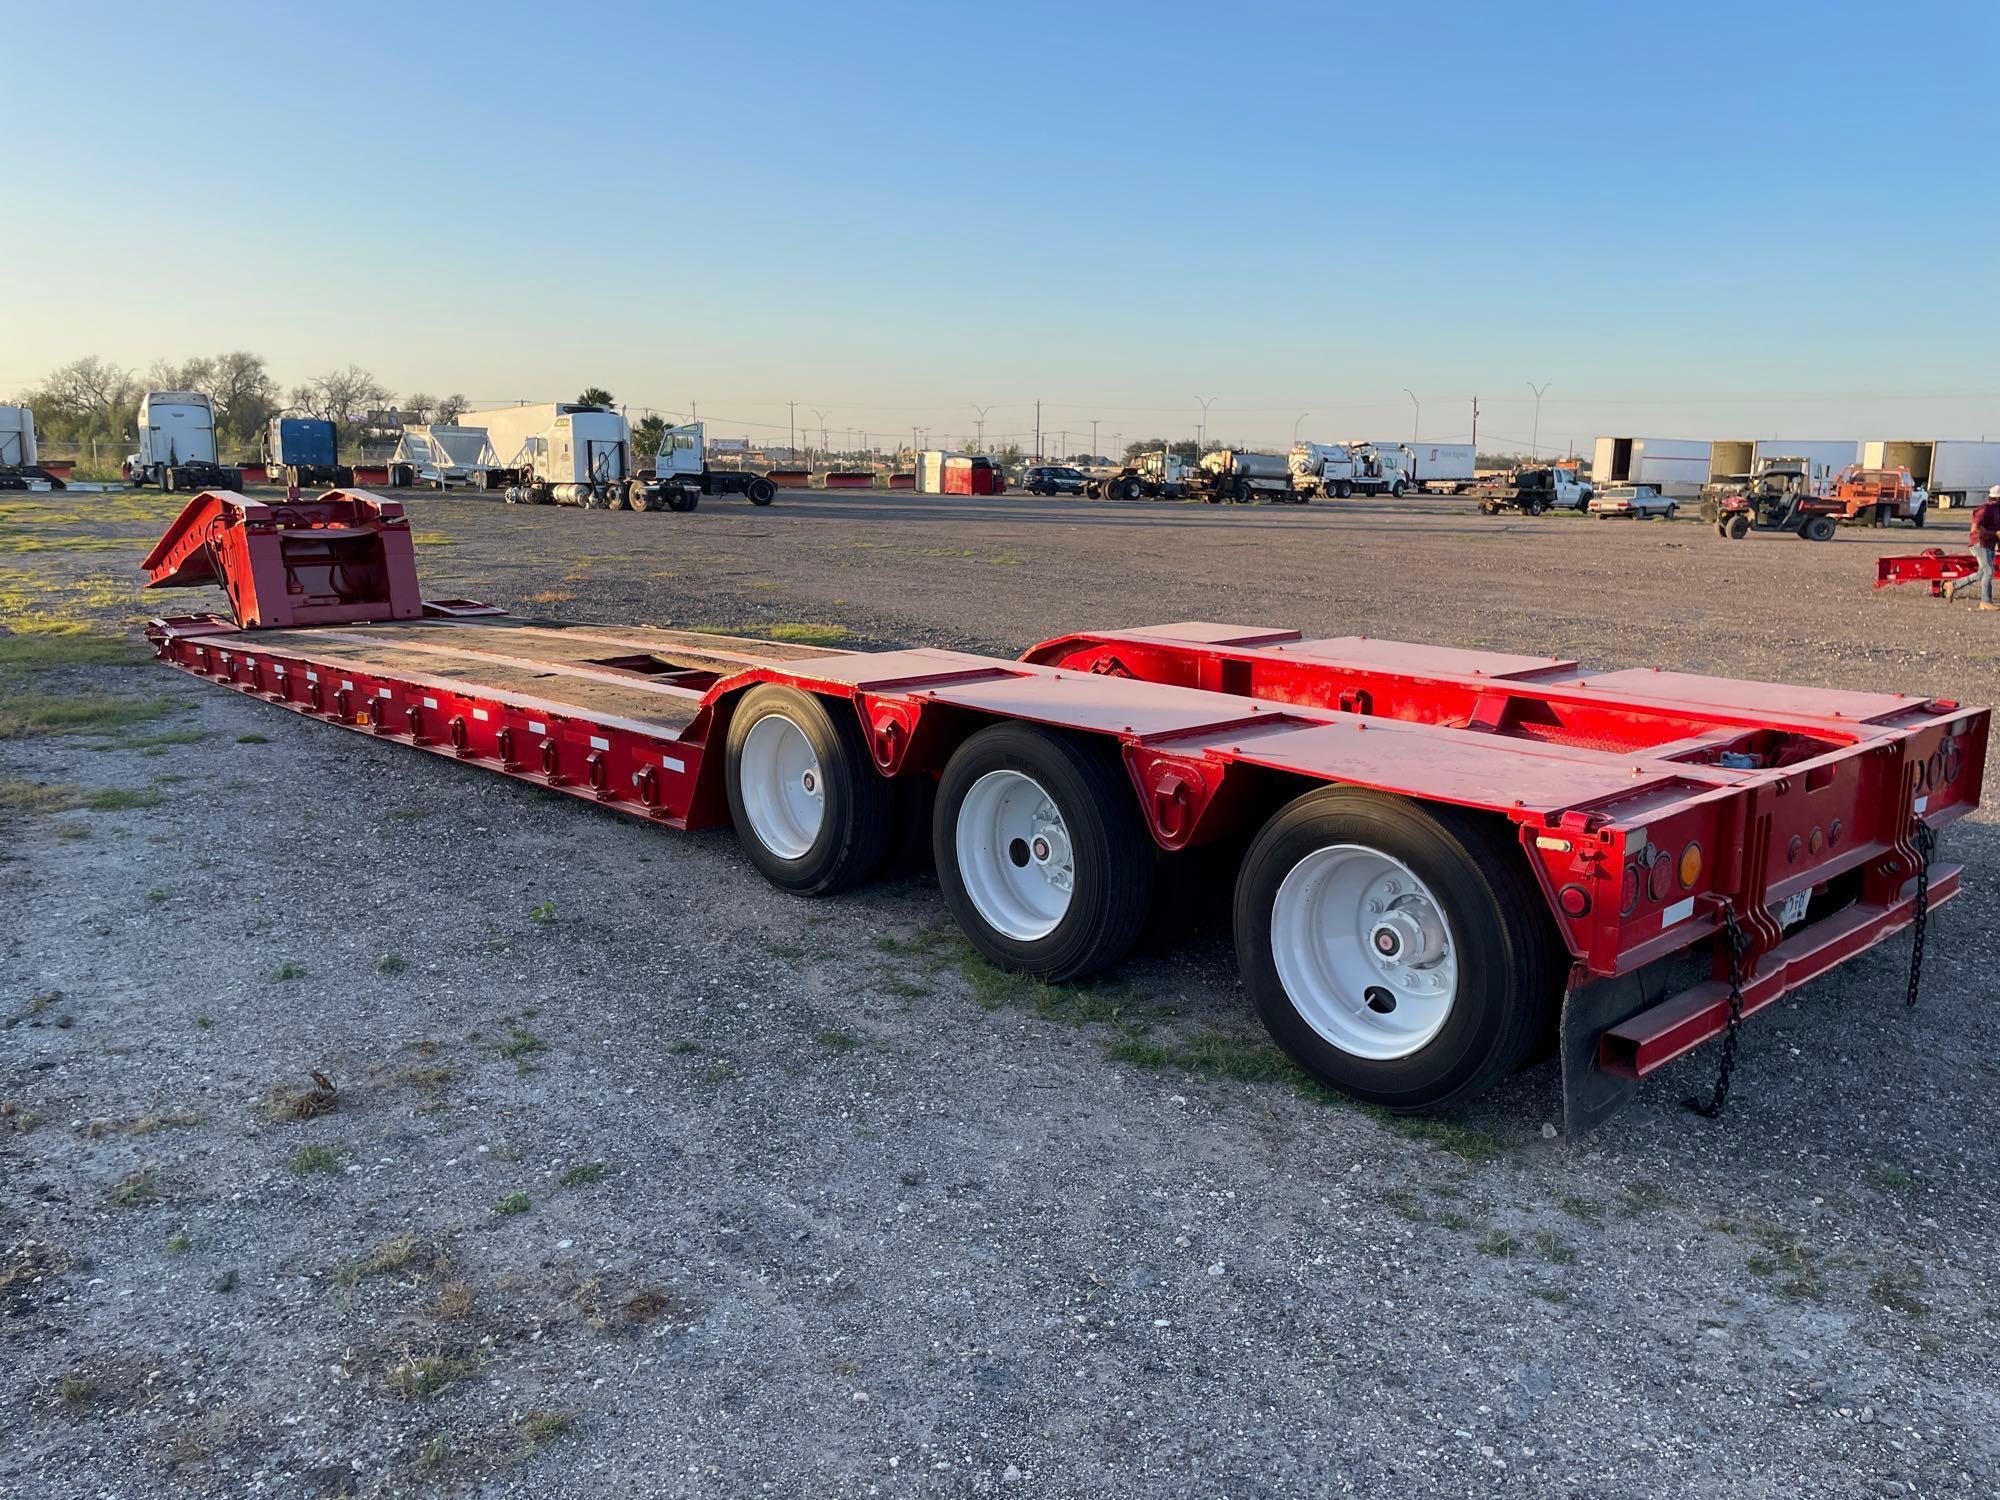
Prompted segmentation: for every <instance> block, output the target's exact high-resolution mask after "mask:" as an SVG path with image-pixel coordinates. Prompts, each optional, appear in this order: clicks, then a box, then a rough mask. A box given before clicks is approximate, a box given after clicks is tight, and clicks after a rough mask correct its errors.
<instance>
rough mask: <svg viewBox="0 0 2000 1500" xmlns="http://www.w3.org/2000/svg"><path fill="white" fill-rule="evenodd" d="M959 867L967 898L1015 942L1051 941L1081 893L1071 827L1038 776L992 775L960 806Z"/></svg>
mask: <svg viewBox="0 0 2000 1500" xmlns="http://www.w3.org/2000/svg"><path fill="white" fill-rule="evenodd" d="M956 852H957V855H958V870H959V875H960V877H961V878H962V879H963V880H964V882H965V893H966V895H967V896H968V897H970V898H971V901H972V904H973V905H974V906H975V907H977V908H978V910H979V915H980V916H981V917H983V918H985V919H986V922H987V923H988V925H989V926H991V927H992V928H993V929H994V931H996V932H999V933H1001V934H1003V935H1004V936H1006V937H1010V938H1013V939H1014V940H1015V941H1016V942H1022V943H1032V942H1034V941H1035V940H1036V939H1038V938H1045V937H1047V936H1048V935H1049V934H1050V933H1052V932H1054V931H1055V930H1056V926H1057V924H1058V923H1060V922H1061V921H1062V919H1063V917H1064V916H1065V915H1066V914H1067V913H1068V911H1069V906H1070V898H1071V896H1072V894H1073V893H1074V892H1075V890H1076V855H1075V852H1074V850H1073V849H1072V848H1071V847H1070V835H1069V825H1068V824H1066V823H1065V822H1064V821H1063V815H1062V812H1061V810H1060V809H1058V808H1057V806H1056V804H1055V800H1054V799H1053V798H1052V797H1050V796H1049V794H1048V792H1047V790H1046V789H1045V788H1044V787H1043V786H1042V785H1041V783H1040V782H1038V781H1036V780H1035V779H1034V778H1033V777H1030V776H1026V775H1023V774H1022V773H1021V772H1019V771H1007V770H1001V771H988V772H987V773H986V774H985V775H984V776H982V777H980V778H979V779H978V780H977V781H975V782H974V783H973V784H972V789H971V790H970V791H968V792H967V793H966V794H965V800H964V801H963V802H961V803H960V804H959V809H958V828H957V833H956Z"/></svg>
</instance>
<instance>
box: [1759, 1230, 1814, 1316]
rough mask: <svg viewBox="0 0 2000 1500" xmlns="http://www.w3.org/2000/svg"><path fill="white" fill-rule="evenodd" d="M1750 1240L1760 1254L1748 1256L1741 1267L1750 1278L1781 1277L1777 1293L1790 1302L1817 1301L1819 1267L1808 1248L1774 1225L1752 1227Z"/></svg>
mask: <svg viewBox="0 0 2000 1500" xmlns="http://www.w3.org/2000/svg"><path fill="white" fill-rule="evenodd" d="M1749 1231H1750V1235H1751V1237H1752V1238H1753V1239H1754V1240H1756V1242H1757V1243H1758V1244H1759V1245H1761V1246H1762V1247H1763V1251H1764V1253H1763V1254H1762V1255H1761V1256H1759V1255H1756V1254H1753V1255H1751V1257H1750V1258H1749V1260H1747V1261H1746V1262H1745V1263H1744V1264H1745V1266H1746V1268H1747V1269H1748V1270H1749V1271H1750V1273H1751V1274H1752V1275H1753V1276H1766V1277H1773V1278H1777V1277H1782V1278H1783V1279H1782V1280H1781V1281H1779V1282H1778V1286H1777V1291H1778V1295H1779V1296H1781V1297H1785V1298H1788V1299H1790V1300H1792V1301H1794V1302H1817V1301H1819V1300H1820V1298H1821V1297H1823V1296H1824V1295H1825V1293H1826V1287H1825V1285H1824V1283H1823V1282H1822V1281H1821V1280H1820V1274H1819V1267H1818V1264H1817V1261H1816V1258H1815V1255H1814V1252H1813V1249H1812V1247H1811V1246H1810V1245H1808V1244H1806V1243H1805V1242H1804V1241H1803V1240H1800V1239H1796V1238H1794V1237H1793V1236H1792V1235H1791V1234H1790V1233H1788V1232H1787V1231H1786V1230H1783V1229H1780V1228H1779V1227H1778V1226H1776V1225H1775V1224H1752V1225H1750V1226H1749Z"/></svg>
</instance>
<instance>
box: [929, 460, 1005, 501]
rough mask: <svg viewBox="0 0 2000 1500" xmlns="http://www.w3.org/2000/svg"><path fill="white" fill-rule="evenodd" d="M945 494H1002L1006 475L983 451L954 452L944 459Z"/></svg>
mask: <svg viewBox="0 0 2000 1500" xmlns="http://www.w3.org/2000/svg"><path fill="white" fill-rule="evenodd" d="M944 493H945V494H947V495H1004V494H1006V493H1007V476H1006V474H1005V472H1003V471H1002V470H1001V468H1000V466H999V465H998V464H996V463H994V462H993V460H992V459H990V458H988V457H987V456H986V455H985V454H984V453H954V454H952V455H951V457H949V458H947V459H946V460H945V461H944Z"/></svg>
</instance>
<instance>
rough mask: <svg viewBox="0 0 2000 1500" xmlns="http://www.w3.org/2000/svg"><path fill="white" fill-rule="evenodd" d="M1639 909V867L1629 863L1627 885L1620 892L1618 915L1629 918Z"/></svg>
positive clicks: (1626, 873)
mask: <svg viewBox="0 0 2000 1500" xmlns="http://www.w3.org/2000/svg"><path fill="white" fill-rule="evenodd" d="M1638 909H1639V867H1638V866H1637V865H1636V864H1632V863H1630V862H1629V861H1628V862H1627V864H1626V866H1625V884H1624V886H1623V888H1622V889H1621V890H1620V891H1619V892H1618V914H1619V915H1620V916H1621V917H1629V916H1631V915H1632V913H1633V912H1635V911H1637V910H1638Z"/></svg>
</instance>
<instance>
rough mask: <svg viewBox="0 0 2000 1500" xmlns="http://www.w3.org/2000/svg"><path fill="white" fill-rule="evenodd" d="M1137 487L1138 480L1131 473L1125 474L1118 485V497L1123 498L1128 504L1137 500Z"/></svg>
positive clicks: (1138, 487)
mask: <svg viewBox="0 0 2000 1500" xmlns="http://www.w3.org/2000/svg"><path fill="white" fill-rule="evenodd" d="M1139 489H1140V486H1139V481H1138V480H1137V479H1135V478H1133V477H1132V476H1131V475H1127V476H1126V477H1125V479H1124V481H1123V482H1122V483H1121V484H1120V485H1119V486H1118V498H1119V499H1120V500H1123V501H1124V502H1125V503H1126V504H1127V505H1130V504H1132V503H1134V502H1135V501H1137V500H1138V498H1139Z"/></svg>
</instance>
